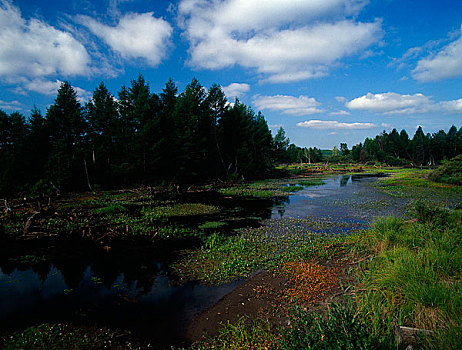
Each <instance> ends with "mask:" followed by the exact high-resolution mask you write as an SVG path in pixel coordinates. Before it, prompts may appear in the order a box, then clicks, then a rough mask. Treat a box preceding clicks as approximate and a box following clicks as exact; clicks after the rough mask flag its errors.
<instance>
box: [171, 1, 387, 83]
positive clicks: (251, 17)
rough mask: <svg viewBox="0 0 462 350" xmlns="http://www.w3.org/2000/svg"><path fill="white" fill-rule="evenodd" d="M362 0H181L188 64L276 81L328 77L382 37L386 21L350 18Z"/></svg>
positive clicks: (181, 21) (179, 16)
mask: <svg viewBox="0 0 462 350" xmlns="http://www.w3.org/2000/svg"><path fill="white" fill-rule="evenodd" d="M366 3H367V1H360V0H323V1H320V0H310V1H307V0H293V1H286V0H266V1H261V0H246V1H242V0H224V1H214V0H182V1H181V2H180V4H179V6H178V19H179V24H180V26H181V27H182V28H183V29H184V31H185V32H184V35H185V37H186V38H187V40H188V41H189V44H190V49H189V54H190V59H189V64H190V65H191V66H193V67H195V68H202V69H222V68H226V67H232V66H234V65H240V66H242V67H246V68H253V69H255V70H256V71H257V72H258V73H261V74H262V75H263V77H264V79H265V80H268V81H271V82H291V81H299V80H305V79H311V78H316V77H321V76H324V75H326V74H327V73H328V71H329V69H330V68H331V67H332V66H333V65H335V64H336V63H337V62H338V61H340V60H341V59H342V58H344V57H346V56H349V55H352V54H355V53H359V52H361V51H362V50H364V49H365V48H367V47H369V46H370V45H371V44H373V43H374V42H376V41H377V40H378V39H379V38H380V37H381V23H380V21H375V22H371V23H362V22H356V21H354V20H353V19H351V18H350V17H351V16H354V15H356V14H358V13H359V12H360V10H361V9H362V8H363V7H364V5H365V4H366Z"/></svg>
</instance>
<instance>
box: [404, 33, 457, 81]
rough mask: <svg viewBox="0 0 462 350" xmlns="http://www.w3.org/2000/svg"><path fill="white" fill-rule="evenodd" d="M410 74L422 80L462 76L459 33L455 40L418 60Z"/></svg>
mask: <svg viewBox="0 0 462 350" xmlns="http://www.w3.org/2000/svg"><path fill="white" fill-rule="evenodd" d="M461 31H462V28H461ZM412 76H413V78H414V79H416V80H418V81H422V82H427V81H438V80H443V79H449V78H457V77H460V76H462V36H461V35H460V33H459V38H458V39H457V40H455V41H453V42H451V43H450V44H448V45H446V46H444V47H443V48H442V49H441V50H439V51H438V52H437V53H436V54H433V55H430V56H428V57H426V58H423V59H421V60H419V61H418V62H417V66H416V68H415V69H414V70H413V71H412Z"/></svg>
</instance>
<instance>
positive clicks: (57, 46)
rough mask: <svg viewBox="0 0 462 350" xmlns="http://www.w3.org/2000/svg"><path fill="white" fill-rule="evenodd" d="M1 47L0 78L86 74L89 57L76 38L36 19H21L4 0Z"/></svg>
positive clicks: (1, 0)
mask: <svg viewBox="0 0 462 350" xmlns="http://www.w3.org/2000/svg"><path fill="white" fill-rule="evenodd" d="M0 48H1V49H0V77H4V78H7V79H12V78H14V77H29V78H34V77H43V76H49V75H55V74H61V75H63V76H72V75H88V68H89V63H90V56H89V55H88V53H87V51H86V49H85V47H84V46H83V45H82V44H81V43H80V42H79V41H77V40H76V39H75V38H74V37H73V36H72V35H71V34H70V33H68V32H65V31H61V30H58V29H56V28H54V27H53V26H51V25H49V24H47V23H45V22H43V21H41V20H39V19H37V18H31V19H30V20H26V19H24V18H23V17H22V15H21V12H20V10H19V8H18V7H16V6H14V5H13V4H12V3H11V2H9V1H6V0H0Z"/></svg>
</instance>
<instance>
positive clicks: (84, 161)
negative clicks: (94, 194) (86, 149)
mask: <svg viewBox="0 0 462 350" xmlns="http://www.w3.org/2000/svg"><path fill="white" fill-rule="evenodd" d="M83 165H84V167H85V175H86V176H87V185H88V188H89V189H90V191H92V188H91V184H90V177H89V176H88V168H87V160H86V159H84V160H83Z"/></svg>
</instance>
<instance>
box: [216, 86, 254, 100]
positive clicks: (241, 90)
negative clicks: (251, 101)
mask: <svg viewBox="0 0 462 350" xmlns="http://www.w3.org/2000/svg"><path fill="white" fill-rule="evenodd" d="M222 89H223V92H224V93H225V95H226V97H228V98H229V99H235V98H240V97H242V96H243V95H245V93H246V92H249V90H250V85H249V84H245V83H232V84H229V85H228V86H223V87H222Z"/></svg>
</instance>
